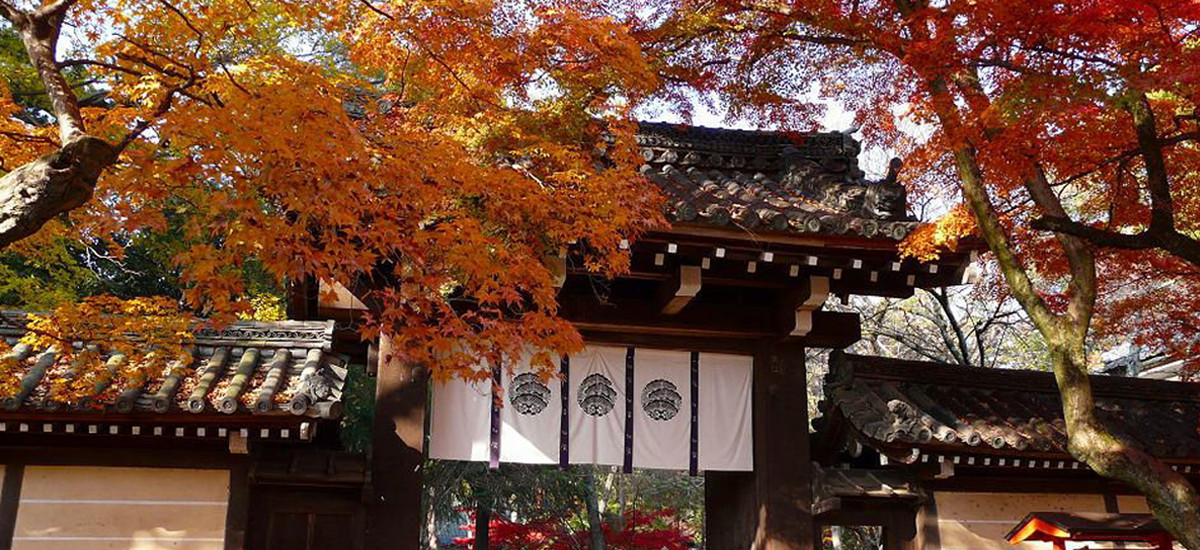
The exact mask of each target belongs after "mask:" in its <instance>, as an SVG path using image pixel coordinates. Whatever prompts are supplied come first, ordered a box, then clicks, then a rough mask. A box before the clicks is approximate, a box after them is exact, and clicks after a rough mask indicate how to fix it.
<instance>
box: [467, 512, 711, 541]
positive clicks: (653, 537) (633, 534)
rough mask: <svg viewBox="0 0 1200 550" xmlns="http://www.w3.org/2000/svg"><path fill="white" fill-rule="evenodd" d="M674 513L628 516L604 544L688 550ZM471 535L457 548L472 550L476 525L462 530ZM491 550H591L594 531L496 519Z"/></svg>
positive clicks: (547, 521)
mask: <svg viewBox="0 0 1200 550" xmlns="http://www.w3.org/2000/svg"><path fill="white" fill-rule="evenodd" d="M674 517H675V512H674V510H659V511H656V512H648V513H647V512H642V511H638V510H630V511H628V512H625V514H624V516H623V519H624V521H622V522H621V523H622V524H623V525H624V527H623V528H621V529H617V528H615V527H614V526H613V525H611V524H609V523H605V524H604V525H603V530H604V541H605V542H606V543H607V548H609V549H610V550H687V549H688V548H691V545H692V538H691V537H690V536H689V535H688V534H687V533H686V532H684V530H683V527H682V526H680V525H679V524H678V523H677V522H675V521H673V520H674ZM463 529H465V530H467V531H468V532H469V533H470V534H469V535H468V536H466V537H459V538H455V539H454V544H456V545H461V546H462V547H464V548H471V547H472V546H473V545H474V544H475V532H474V531H475V522H474V521H471V522H470V523H468V524H467V525H464V526H463ZM488 529H489V536H488V547H489V548H499V549H502V550H580V549H582V550H588V549H590V548H591V531H589V530H586V529H585V530H582V531H570V530H569V529H568V528H567V526H566V525H564V524H563V523H562V522H560V521H558V519H556V518H542V519H537V520H532V521H528V522H525V523H516V522H512V521H508V520H506V519H503V518H494V519H492V520H491V522H489V524H488Z"/></svg>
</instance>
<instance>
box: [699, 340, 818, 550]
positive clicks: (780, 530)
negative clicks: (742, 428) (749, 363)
mask: <svg viewBox="0 0 1200 550" xmlns="http://www.w3.org/2000/svg"><path fill="white" fill-rule="evenodd" d="M804 371H805V366H804V348H803V347H802V346H799V345H782V344H774V343H769V344H764V345H763V346H761V347H760V348H759V350H758V352H757V353H756V354H755V356H754V471H753V472H749V473H746V472H707V473H705V475H704V491H705V496H704V509H705V515H704V521H705V542H706V546H707V547H708V548H710V549H711V550H750V549H754V550H812V549H813V548H814V546H815V544H814V537H816V536H817V535H816V533H815V532H814V531H815V529H814V526H813V518H812V466H811V459H810V457H809V448H808V445H809V443H808V439H809V438H808V392H807V385H806V382H805V373H804Z"/></svg>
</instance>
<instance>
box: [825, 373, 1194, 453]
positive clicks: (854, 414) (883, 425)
mask: <svg viewBox="0 0 1200 550" xmlns="http://www.w3.org/2000/svg"><path fill="white" fill-rule="evenodd" d="M1091 381H1092V388H1093V391H1094V393H1095V395H1096V404H1097V408H1098V415H1099V417H1100V419H1101V421H1103V422H1104V423H1105V425H1106V426H1108V427H1109V429H1111V430H1112V431H1114V432H1116V433H1117V434H1118V435H1121V436H1123V437H1125V438H1126V439H1128V440H1130V441H1133V442H1134V443H1136V444H1138V445H1140V446H1141V447H1142V448H1143V449H1145V450H1146V451H1147V452H1149V453H1150V454H1152V455H1154V456H1157V457H1159V458H1162V459H1166V460H1169V461H1175V462H1196V461H1200V432H1198V430H1200V387H1198V386H1196V385H1194V384H1186V383H1181V382H1168V381H1162V380H1147V379H1136V378H1118V377H1112V376H1091ZM824 389H825V399H824V400H823V401H822V402H821V404H820V412H821V414H822V415H823V417H822V418H820V419H818V420H817V421H816V422H817V423H818V424H819V426H818V431H821V432H825V436H826V437H835V438H845V439H849V440H853V441H856V442H858V443H861V444H863V445H867V446H869V447H872V448H874V449H876V450H878V451H879V452H880V453H882V454H884V455H886V456H890V457H892V458H893V459H896V460H900V461H904V462H909V461H912V460H915V459H916V457H917V456H918V455H920V454H923V453H947V454H949V453H957V454H984V455H1001V456H1016V457H1035V456H1036V457H1046V456H1064V457H1065V456H1067V455H1068V452H1067V433H1066V425H1065V423H1064V420H1063V413H1062V403H1061V401H1060V397H1059V394H1058V388H1057V385H1056V384H1055V381H1054V376H1053V374H1051V373H1049V372H1036V371H1023V370H1005V369H982V368H978V367H961V366H956V365H947V364H941V363H930V362H919V361H905V360H898V359H886V358H881V357H868V356H861V355H850V354H845V353H840V352H834V353H833V354H832V355H831V357H830V366H829V374H828V375H827V376H826V378H825V382H824ZM832 430H837V431H840V432H841V434H840V435H838V436H832V435H831V434H830V433H829V432H830V431H832ZM825 441H826V442H828V441H829V440H828V439H825Z"/></svg>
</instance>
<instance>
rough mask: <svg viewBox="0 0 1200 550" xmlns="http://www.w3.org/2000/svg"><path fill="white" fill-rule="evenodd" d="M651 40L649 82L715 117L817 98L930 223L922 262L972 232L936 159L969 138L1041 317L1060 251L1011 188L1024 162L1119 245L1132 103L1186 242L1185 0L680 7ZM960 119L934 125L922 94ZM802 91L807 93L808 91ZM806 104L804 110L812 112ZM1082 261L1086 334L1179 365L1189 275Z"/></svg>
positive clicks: (1118, 260) (1104, 252)
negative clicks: (1033, 283) (1151, 349)
mask: <svg viewBox="0 0 1200 550" xmlns="http://www.w3.org/2000/svg"><path fill="white" fill-rule="evenodd" d="M659 17H661V18H662V19H663V20H664V21H666V23H665V24H664V25H662V26H661V27H660V29H659V30H658V31H657V32H658V33H660V34H658V35H657V36H656V37H655V40H656V41H658V42H659V43H662V44H669V45H670V47H663V49H664V50H670V51H673V52H674V55H673V56H672V57H671V67H672V68H671V69H669V70H668V71H667V73H666V74H667V77H666V78H665V82H666V83H667V84H671V85H676V86H675V87H676V89H678V90H680V92H679V93H680V95H681V96H683V95H686V93H685V92H684V90H688V89H691V88H699V89H701V90H703V91H705V92H707V97H709V98H713V99H714V100H715V101H717V102H719V103H721V104H723V105H724V106H727V107H728V108H729V111H728V113H729V116H730V117H731V118H732V119H738V120H749V121H750V122H751V123H754V124H761V125H765V126H768V127H778V128H785V129H808V128H811V127H813V126H814V125H816V124H817V123H818V122H819V120H820V117H821V116H822V114H823V107H824V105H825V103H824V102H825V101H828V100H834V101H836V102H840V103H841V104H842V105H844V107H845V108H846V109H847V110H849V111H851V112H853V113H855V115H856V125H858V126H860V127H861V130H860V134H859V135H860V136H861V137H862V138H863V140H864V146H865V147H868V148H869V147H882V148H886V149H890V150H894V151H895V152H896V154H897V155H898V156H900V157H902V158H904V159H905V168H904V171H903V173H902V174H901V180H902V181H904V182H905V183H906V185H907V186H908V187H909V188H910V195H911V196H914V197H916V200H928V199H929V198H931V197H932V198H934V199H936V200H938V201H940V202H942V203H943V204H945V205H946V206H947V207H946V211H947V217H946V218H945V219H943V220H940V221H939V223H937V224H935V225H932V226H929V227H926V228H924V229H923V230H921V231H918V232H916V233H915V234H914V235H913V236H912V237H911V238H910V239H909V240H908V242H906V243H905V248H906V249H907V251H908V252H909V253H911V254H913V255H914V256H917V257H924V258H929V257H930V256H931V255H932V254H936V251H937V249H939V247H944V246H948V245H953V244H956V243H957V242H958V240H959V237H961V236H962V235H964V234H966V233H968V232H970V231H972V230H973V229H974V223H973V222H972V220H971V219H970V218H971V216H970V215H969V213H967V211H966V210H965V209H964V208H962V207H954V206H953V205H954V204H956V203H958V202H959V201H961V200H962V198H961V197H962V195H961V188H960V179H959V174H958V173H957V171H956V164H955V159H954V157H953V156H952V155H951V151H953V150H954V148H955V147H956V146H957V145H960V144H963V143H969V144H970V145H971V146H972V147H974V149H975V151H976V156H977V158H978V160H979V162H980V163H981V164H982V167H983V169H984V176H985V181H986V183H987V186H988V190H989V193H990V194H991V196H992V200H993V202H994V203H995V206H996V209H997V211H998V212H999V214H1000V216H1001V218H1002V223H1003V225H1004V227H1006V228H1007V232H1008V233H1009V235H1011V236H1012V238H1013V239H1014V246H1015V248H1016V251H1017V253H1018V256H1019V259H1020V261H1021V262H1022V263H1023V264H1024V265H1025V266H1027V267H1028V268H1029V269H1030V270H1031V273H1032V274H1033V275H1034V277H1035V278H1036V279H1037V280H1038V281H1039V284H1040V285H1041V289H1040V292H1041V294H1042V296H1043V297H1044V299H1045V303H1046V305H1047V306H1049V307H1050V308H1051V309H1052V310H1061V309H1062V308H1065V307H1066V304H1067V303H1068V300H1067V295H1068V294H1069V287H1068V278H1067V276H1066V275H1067V272H1068V266H1067V260H1066V256H1065V255H1064V254H1063V253H1062V250H1061V249H1060V248H1059V247H1058V246H1057V244H1056V243H1055V240H1054V237H1053V234H1052V233H1049V232H1047V231H1044V230H1035V229H1034V228H1033V226H1034V223H1033V222H1034V221H1035V219H1036V218H1038V217H1039V216H1040V214H1039V212H1038V210H1037V209H1036V208H1035V207H1034V204H1033V201H1032V200H1031V197H1030V195H1029V193H1028V192H1027V190H1026V188H1025V186H1024V185H1023V183H1024V181H1025V178H1027V177H1028V176H1029V175H1030V174H1029V172H1028V170H1027V168H1028V167H1029V166H1031V165H1035V166H1041V167H1042V168H1043V169H1044V170H1045V172H1046V174H1047V176H1048V178H1049V180H1050V183H1051V186H1052V187H1053V189H1054V192H1055V193H1056V194H1057V195H1058V196H1059V197H1060V198H1061V200H1062V202H1063V205H1064V207H1065V208H1066V209H1067V213H1068V214H1069V215H1070V216H1071V217H1072V218H1073V219H1075V220H1078V221H1079V222H1081V223H1082V224H1083V225H1086V226H1090V227H1095V228H1099V229H1103V230H1105V231H1109V232H1113V233H1119V234H1136V233H1138V232H1140V231H1143V230H1145V229H1146V228H1147V227H1148V225H1149V223H1150V205H1151V200H1150V197H1149V194H1150V193H1149V191H1148V182H1147V168H1146V165H1145V160H1144V159H1143V158H1142V157H1141V155H1139V154H1138V151H1137V149H1138V145H1139V142H1138V138H1137V134H1136V131H1135V126H1134V124H1133V122H1132V119H1131V114H1130V109H1131V108H1132V107H1131V105H1132V104H1133V103H1134V102H1135V99H1136V97H1137V96H1138V95H1139V94H1145V95H1146V97H1147V98H1148V101H1149V105H1150V108H1151V109H1152V112H1153V114H1154V115H1155V119H1156V121H1157V125H1158V127H1157V130H1158V134H1159V137H1160V139H1161V141H1162V145H1163V151H1164V155H1165V157H1166V158H1165V161H1166V169H1167V172H1168V174H1169V178H1170V192H1171V199H1172V202H1173V210H1174V226H1175V228H1176V229H1177V230H1178V232H1179V233H1180V234H1182V235H1183V236H1185V237H1190V238H1192V239H1195V238H1197V237H1200V191H1198V190H1200V185H1197V179H1198V178H1200V150H1198V147H1197V144H1198V143H1200V118H1198V116H1197V115H1198V114H1200V113H1198V112H1197V105H1198V104H1200V103H1198V100H1200V70H1197V69H1196V67H1200V4H1197V3H1196V2H1192V1H1185V0H1146V1H1124V0H1122V1H1109V0H1081V1H1070V2H1063V1H1058V0H1031V1H1023V2H1009V1H991V0H973V1H957V0H949V1H933V2H919V1H911V2H910V1H907V0H899V1H897V0H846V1H841V0H804V1H785V0H747V1H736V0H680V1H679V2H676V3H673V4H672V5H671V6H670V7H669V8H664V9H663V10H662V12H661V13H660V14H659ZM934 81H940V82H944V83H945V86H946V91H947V94H946V95H945V98H946V99H945V100H947V101H951V102H953V107H954V108H955V109H956V110H957V111H958V112H959V113H961V117H960V118H959V119H958V120H956V121H953V122H952V123H950V124H947V121H946V120H941V119H939V117H938V114H937V113H938V111H939V109H938V105H937V103H936V101H935V98H934V97H933V96H932V95H931V94H930V93H929V86H928V83H930V82H934ZM814 91H815V92H816V94H815V95H814V93H813V92H814ZM814 98H819V99H820V100H821V102H816V101H814ZM1094 248H1096V249H1097V251H1098V254H1099V256H1098V261H1099V266H1098V272H1099V281H1098V284H1099V287H1098V288H1099V290H1098V293H1097V294H1098V296H1099V303H1098V306H1097V318H1096V325H1094V326H1095V328H1096V329H1097V330H1098V331H1099V332H1100V334H1105V335H1134V336H1136V337H1137V338H1138V339H1139V341H1141V342H1142V343H1145V344H1149V345H1155V346H1166V347H1167V348H1169V349H1172V350H1175V351H1182V352H1187V353H1192V352H1195V351H1200V350H1197V349H1196V341H1197V338H1196V335H1197V333H1198V329H1200V319H1198V318H1197V313H1196V312H1197V311H1200V272H1198V271H1197V266H1196V265H1195V264H1194V263H1189V262H1187V261H1184V260H1182V259H1180V258H1179V257H1178V256H1173V255H1169V254H1166V253H1163V252H1162V251H1159V250H1152V249H1148V250H1132V251H1129V250H1124V251H1122V250H1116V249H1113V248H1108V247H1103V246H1096V247H1094Z"/></svg>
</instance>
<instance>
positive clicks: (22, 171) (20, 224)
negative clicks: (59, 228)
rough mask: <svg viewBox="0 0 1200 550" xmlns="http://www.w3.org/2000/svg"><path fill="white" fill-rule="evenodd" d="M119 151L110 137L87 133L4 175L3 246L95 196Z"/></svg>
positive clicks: (0, 201)
mask: <svg viewBox="0 0 1200 550" xmlns="http://www.w3.org/2000/svg"><path fill="white" fill-rule="evenodd" d="M115 156H116V155H115V151H114V149H113V147H112V146H111V145H109V144H108V143H107V142H105V141H104V140H102V139H100V138H96V137H91V136H83V137H81V138H79V139H76V140H74V141H71V142H68V143H67V144H66V145H63V147H62V148H61V149H59V150H57V151H54V152H52V153H49V154H47V155H45V156H43V157H41V158H39V159H37V160H34V161H32V162H30V163H28V164H26V165H24V166H21V167H19V168H17V169H15V170H13V171H12V172H9V173H7V174H5V175H4V176H3V177H0V248H6V247H7V246H8V245H10V244H12V243H14V242H17V241H19V240H21V239H23V238H25V237H28V236H30V235H32V234H34V233H35V232H37V230H39V229H41V228H42V226H43V225H45V224H46V222H48V221H50V219H51V218H53V217H54V216H57V215H59V214H61V213H63V212H67V211H70V210H73V209H75V208H78V207H80V206H83V204H84V203H86V202H88V201H89V200H91V198H92V193H93V192H94V191H95V189H96V180H98V179H99V178H100V173H101V172H102V171H103V170H104V169H105V168H106V167H107V166H109V165H110V164H112V162H113V160H114V157H115Z"/></svg>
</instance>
